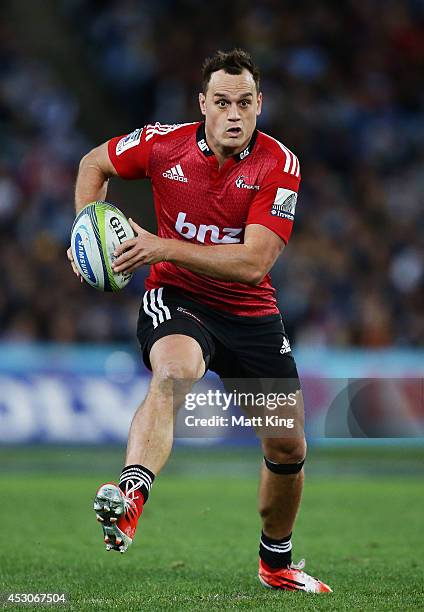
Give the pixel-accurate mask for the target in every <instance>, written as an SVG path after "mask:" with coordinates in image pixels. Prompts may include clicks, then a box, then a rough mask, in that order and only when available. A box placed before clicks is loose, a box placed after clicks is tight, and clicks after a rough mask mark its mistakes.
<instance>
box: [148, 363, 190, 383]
mask: <svg viewBox="0 0 424 612" xmlns="http://www.w3.org/2000/svg"><path fill="white" fill-rule="evenodd" d="M198 370H199V368H198V367H197V366H196V364H193V363H191V362H190V363H188V362H184V361H179V360H167V361H163V362H161V363H159V364H158V365H157V366H156V367H155V368H154V370H153V376H154V377H155V378H156V379H157V380H158V381H163V382H167V381H185V380H192V381H194V380H195V379H197V378H198Z"/></svg>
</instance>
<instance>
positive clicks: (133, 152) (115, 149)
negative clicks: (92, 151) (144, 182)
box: [108, 128, 153, 179]
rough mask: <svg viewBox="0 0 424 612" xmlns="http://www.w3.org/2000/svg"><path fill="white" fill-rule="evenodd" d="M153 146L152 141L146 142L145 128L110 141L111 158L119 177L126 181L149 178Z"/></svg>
mask: <svg viewBox="0 0 424 612" xmlns="http://www.w3.org/2000/svg"><path fill="white" fill-rule="evenodd" d="M152 144H153V140H152V139H149V140H146V130H145V128H138V129H136V130H134V131H133V132H131V133H130V134H126V135H124V136H117V137H115V138H112V139H111V140H109V142H108V152H109V158H110V160H111V162H112V164H113V166H114V168H115V170H116V172H117V173H118V176H120V177H121V178H124V179H142V178H146V177H148V176H149V160H150V154H151V150H152Z"/></svg>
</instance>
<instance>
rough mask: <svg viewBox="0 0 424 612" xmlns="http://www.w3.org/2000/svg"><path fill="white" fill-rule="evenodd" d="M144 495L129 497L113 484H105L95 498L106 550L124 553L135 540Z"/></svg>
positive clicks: (95, 507) (95, 506) (95, 509)
mask: <svg viewBox="0 0 424 612" xmlns="http://www.w3.org/2000/svg"><path fill="white" fill-rule="evenodd" d="M143 504H144V499H143V496H142V494H141V493H140V494H138V495H135V496H134V497H133V498H130V497H127V496H126V495H124V493H123V492H122V491H121V489H120V488H119V487H118V485H116V484H115V483H113V482H107V483H106V484H103V485H102V486H101V487H100V488H99V490H98V491H97V493H96V496H95V498H94V511H95V512H96V518H97V520H98V521H99V523H101V526H102V529H103V536H104V541H105V544H106V550H117V551H119V552H121V553H124V552H125V551H126V550H127V549H128V546H129V545H130V544H132V541H133V539H134V535H135V531H136V529H137V523H138V519H139V518H140V515H141V513H142V512H143Z"/></svg>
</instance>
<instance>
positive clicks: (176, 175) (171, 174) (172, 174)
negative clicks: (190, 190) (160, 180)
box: [162, 164, 188, 183]
mask: <svg viewBox="0 0 424 612" xmlns="http://www.w3.org/2000/svg"><path fill="white" fill-rule="evenodd" d="M162 176H163V177H165V178H168V179H171V181H180V182H181V183H187V182H188V180H187V179H186V177H185V176H184V172H183V169H182V168H181V166H180V164H177V165H176V166H172V168H170V169H169V170H167V171H166V172H163V173H162Z"/></svg>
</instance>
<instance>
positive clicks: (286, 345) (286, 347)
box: [280, 337, 291, 355]
mask: <svg viewBox="0 0 424 612" xmlns="http://www.w3.org/2000/svg"><path fill="white" fill-rule="evenodd" d="M290 351H291V347H290V342H289V339H288V338H286V337H284V338H283V344H282V345H281V348H280V353H281V355H285V354H286V353H290Z"/></svg>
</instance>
